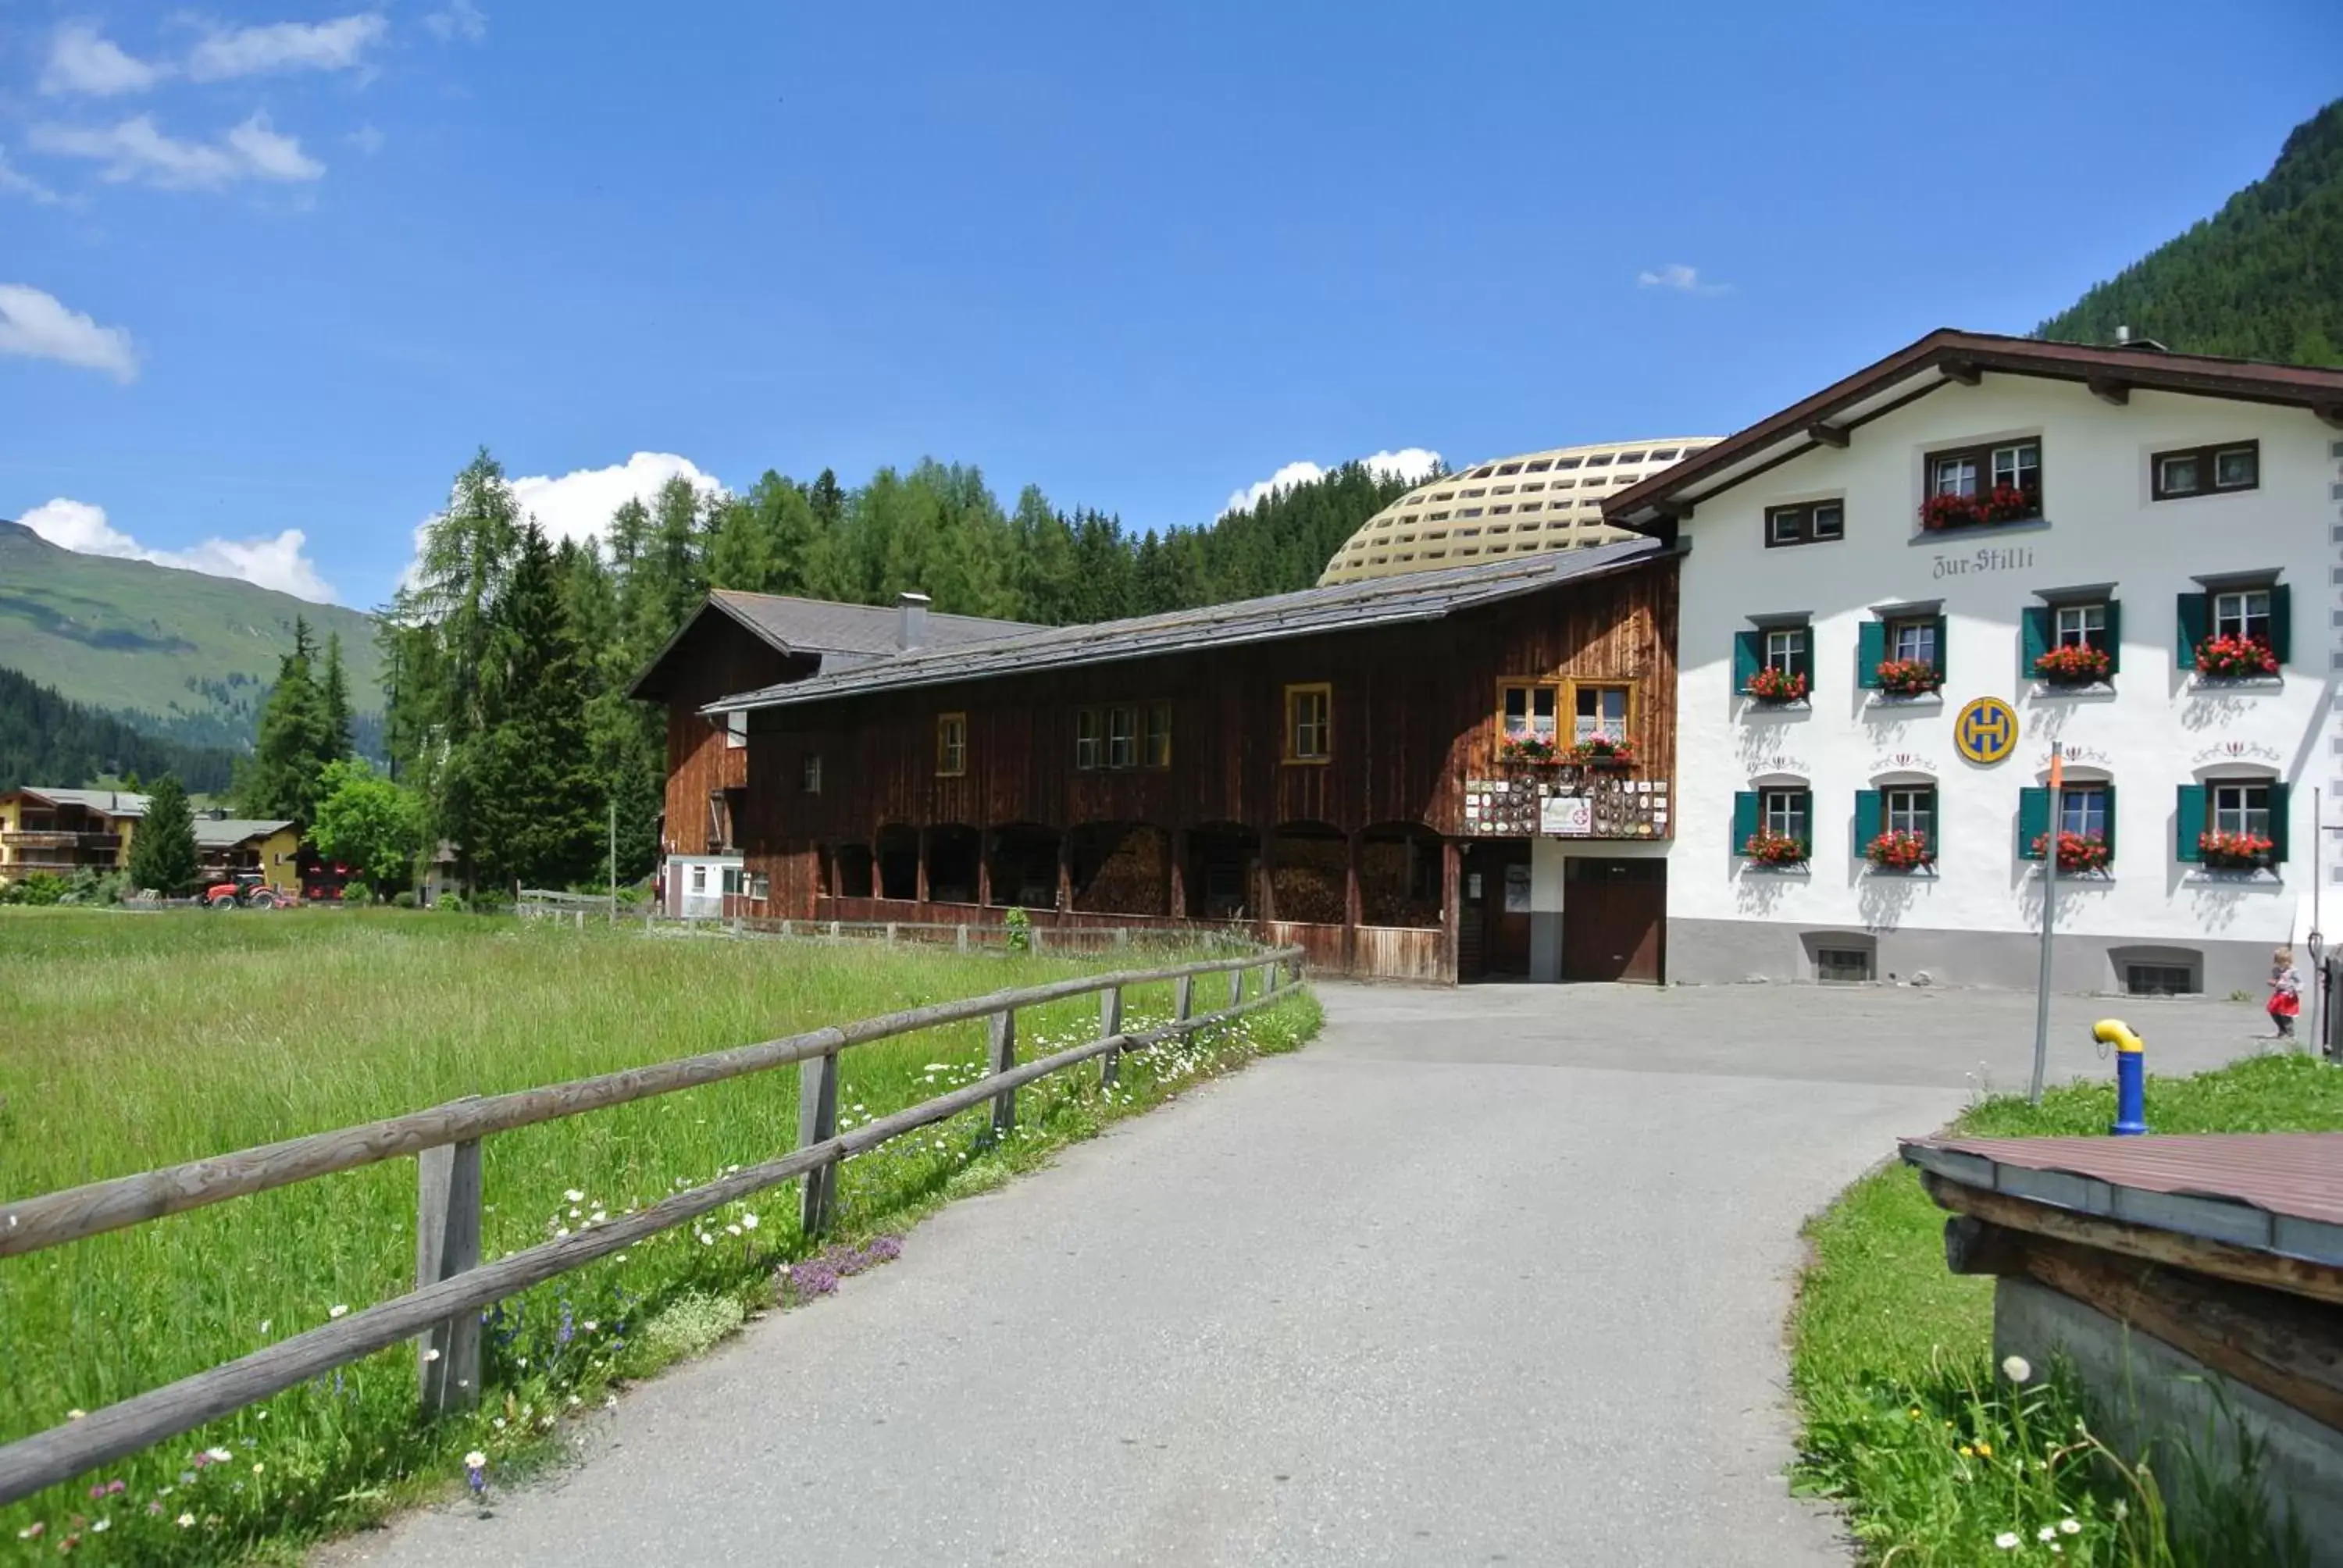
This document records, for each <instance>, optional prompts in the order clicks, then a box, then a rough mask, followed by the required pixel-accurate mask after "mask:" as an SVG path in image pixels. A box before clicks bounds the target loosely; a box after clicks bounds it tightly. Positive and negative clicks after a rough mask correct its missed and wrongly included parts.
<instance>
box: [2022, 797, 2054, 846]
mask: <svg viewBox="0 0 2343 1568" xmlns="http://www.w3.org/2000/svg"><path fill="white" fill-rule="evenodd" d="M2049 831H2050V791H2049V790H2048V789H2036V788H2033V787H2031V786H2029V787H2028V788H2026V789H2020V790H2019V791H2018V792H2017V858H2018V859H2021V860H2039V859H2043V853H2042V848H2043V846H2042V839H2043V837H2044V835H2046V833H2048V832H2049Z"/></svg>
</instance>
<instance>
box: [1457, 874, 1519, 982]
mask: <svg viewBox="0 0 2343 1568" xmlns="http://www.w3.org/2000/svg"><path fill="white" fill-rule="evenodd" d="M1463 913H1464V926H1463V934H1464V935H1465V936H1469V937H1470V938H1472V939H1473V941H1472V946H1473V950H1474V952H1473V957H1474V959H1475V960H1476V961H1474V962H1473V963H1472V964H1469V965H1468V964H1466V963H1465V962H1464V961H1463V945H1464V944H1463V942H1462V941H1461V940H1460V942H1459V944H1458V963H1457V968H1458V970H1460V971H1461V973H1460V977H1459V978H1461V979H1466V980H1481V979H1484V978H1491V977H1499V976H1508V977H1510V976H1526V975H1527V974H1528V973H1529V972H1530V847H1529V846H1528V845H1527V844H1524V843H1517V842H1506V843H1497V844H1490V843H1481V844H1474V845H1472V846H1471V847H1470V848H1469V849H1467V850H1466V851H1465V855H1464V900H1463Z"/></svg>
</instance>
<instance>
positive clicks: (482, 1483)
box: [464, 1422, 504, 1497]
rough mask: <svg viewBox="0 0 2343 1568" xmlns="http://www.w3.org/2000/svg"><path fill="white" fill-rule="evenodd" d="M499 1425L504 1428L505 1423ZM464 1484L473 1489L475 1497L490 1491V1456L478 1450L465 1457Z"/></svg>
mask: <svg viewBox="0 0 2343 1568" xmlns="http://www.w3.org/2000/svg"><path fill="white" fill-rule="evenodd" d="M497 1424H498V1426H502V1425H503V1424H504V1422H497ZM464 1484H465V1485H467V1486H468V1487H470V1488H471V1489H472V1495H473V1496H475V1497H478V1495H480V1493H483V1492H486V1491H487V1490H488V1455H487V1454H485V1453H482V1452H480V1451H479V1450H478V1449H477V1448H476V1449H474V1450H472V1452H469V1453H468V1454H466V1455H465V1456H464Z"/></svg>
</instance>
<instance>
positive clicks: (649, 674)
mask: <svg viewBox="0 0 2343 1568" xmlns="http://www.w3.org/2000/svg"><path fill="white" fill-rule="evenodd" d="M711 615H720V616H722V617H723V618H725V619H727V620H729V621H730V622H731V623H732V624H733V625H735V626H737V627H739V628H741V629H742V630H743V631H746V632H747V633H749V636H751V637H753V638H756V639H757V640H758V641H759V642H761V643H763V644H764V645H765V646H766V647H768V648H772V649H773V650H775V651H776V652H779V653H797V652H799V651H802V650H800V649H798V648H791V647H790V646H789V643H788V642H787V641H785V640H784V639H782V638H779V637H777V636H775V635H774V633H773V632H772V630H771V629H770V628H767V627H762V626H759V625H758V624H757V623H756V621H755V620H754V619H752V618H749V617H748V616H746V615H743V614H741V613H740V611H739V609H738V608H734V607H733V606H732V605H730V604H729V603H727V602H726V601H725V598H724V596H723V595H722V594H720V593H710V594H709V596H708V597H707V598H704V599H702V600H700V601H699V608H698V609H696V610H693V611H692V612H691V613H690V614H689V615H688V616H686V617H684V618H683V624H682V625H681V626H679V627H677V628H675V633H674V635H673V636H671V637H669V638H668V639H667V640H666V641H665V642H663V643H661V644H660V645H659V651H658V652H657V653H655V654H653V655H651V658H650V662H649V663H648V664H646V665H644V666H643V668H642V672H641V673H640V674H639V675H637V676H636V677H635V678H634V679H632V680H630V681H628V683H627V695H628V697H631V698H633V699H636V700H637V701H639V702H657V701H659V699H661V698H662V697H664V696H666V695H667V693H666V690H665V689H664V686H663V685H656V686H655V685H654V684H653V682H654V681H655V680H656V679H657V678H658V677H659V673H660V671H661V669H662V668H664V667H665V666H666V664H667V659H668V655H669V654H671V653H673V652H674V651H675V650H676V649H677V648H680V647H681V646H683V642H684V639H685V638H688V637H689V636H690V635H691V634H692V632H693V631H694V630H695V629H697V628H698V627H699V623H700V622H701V621H704V620H706V619H707V618H709V616H711Z"/></svg>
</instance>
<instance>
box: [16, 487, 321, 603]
mask: <svg viewBox="0 0 2343 1568" xmlns="http://www.w3.org/2000/svg"><path fill="white" fill-rule="evenodd" d="M16 520H17V521H18V522H20V523H22V524H24V525H25V527H26V528H30V529H32V530H33V531H34V532H35V533H36V534H38V535H40V536H41V538H45V539H46V540H48V541H49V543H51V544H53V545H57V546H60V547H62V548H65V549H69V550H77V551H79V552H80V553H82V554H83V555H87V556H113V557H115V558H118V559H121V560H131V561H152V562H153V563H154V564H155V565H156V566H159V567H172V568H176V569H178V570H181V571H190V572H202V573H204V574H205V575H206V576H208V577H216V578H241V579H243V580H244V581H246V582H248V583H255V584H257V585H258V586H260V587H262V588H275V589H277V591H278V592H279V593H289V594H291V595H293V596H294V597H295V598H306V599H310V600H314V601H315V602H317V603H318V604H332V603H334V602H336V600H335V597H334V590H333V588H331V587H330V586H328V585H327V582H326V580H325V579H324V578H320V577H319V576H318V575H317V563H316V562H314V561H312V560H310V559H309V558H308V557H307V555H305V554H303V553H302V552H303V550H304V548H306V547H307V544H308V536H307V535H306V534H304V533H302V531H301V530H300V529H298V528H287V529H286V530H285V531H284V532H283V533H281V534H278V535H277V537H276V538H256V539H221V538H210V539H206V540H204V541H203V542H202V543H201V544H198V545H196V546H193V547H192V548H187V549H184V550H155V549H148V548H146V546H144V545H142V544H140V543H139V542H138V541H137V540H136V539H135V538H131V537H130V536H129V535H128V534H126V533H124V532H123V531H122V530H121V529H119V528H116V527H115V526H114V525H113V524H111V523H109V522H107V521H106V508H103V507H94V506H92V505H90V504H89V503H88V502H87V501H75V500H71V499H69V498H65V497H64V496H59V497H58V498H55V500H51V501H45V502H43V503H42V504H41V505H39V506H37V507H35V508H33V509H32V510H31V511H29V512H26V513H25V515H24V516H23V517H21V518H17V519H16Z"/></svg>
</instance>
